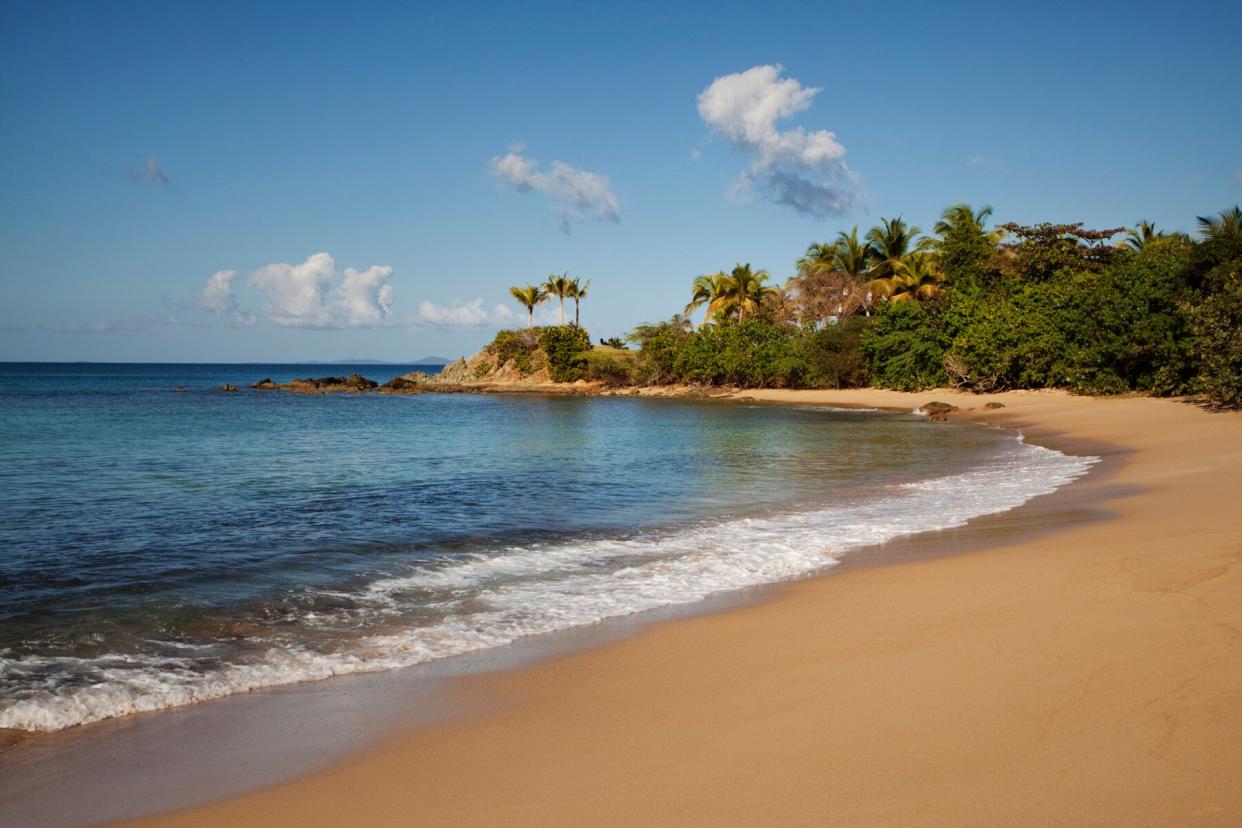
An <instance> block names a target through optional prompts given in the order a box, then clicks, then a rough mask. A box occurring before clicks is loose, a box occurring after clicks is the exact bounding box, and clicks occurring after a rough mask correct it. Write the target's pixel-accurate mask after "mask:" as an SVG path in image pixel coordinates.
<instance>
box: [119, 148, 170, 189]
mask: <svg viewBox="0 0 1242 828" xmlns="http://www.w3.org/2000/svg"><path fill="white" fill-rule="evenodd" d="M125 177H126V178H128V179H129V180H130V181H153V182H155V183H156V184H162V185H163V186H165V187H170V188H171V187H172V182H171V181H169V180H168V176H166V175H164V171H163V170H161V169H160V165H159V162H158V161H156V160H155V156H154V155H149V156H147V161H146V163H145V164H143V165H142V168H141V169H137V170H136V169H134V168H133V167H129V166H127V167H126V168H125Z"/></svg>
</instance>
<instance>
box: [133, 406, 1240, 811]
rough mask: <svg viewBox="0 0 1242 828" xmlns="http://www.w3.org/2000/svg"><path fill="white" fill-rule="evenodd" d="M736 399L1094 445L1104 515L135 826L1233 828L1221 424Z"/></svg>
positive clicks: (794, 601)
mask: <svg viewBox="0 0 1242 828" xmlns="http://www.w3.org/2000/svg"><path fill="white" fill-rule="evenodd" d="M740 396H745V397H751V398H755V399H759V400H771V401H778V402H797V403H804V404H805V403H812V404H831V405H841V404H846V405H850V404H852V405H861V406H880V407H900V408H912V407H914V406H915V405H917V404H920V403H923V402H926V401H928V400H930V399H939V400H944V401H947V402H951V403H954V404H957V405H959V406H962V407H970V408H972V409H974V410H973V411H971V412H968V414H967V416H970V417H976V418H979V419H985V420H988V421H991V422H996V423H998V424H1003V425H1009V426H1021V427H1023V428H1024V430H1025V432H1026V433H1027V435H1028V437H1029V439H1031V440H1032V441H1033V442H1038V443H1042V444H1045V445H1050V446H1052V447H1054V448H1061V449H1063V450H1071V451H1072V450H1075V449H1076V448H1079V449H1080V448H1081V447H1083V446H1096V447H1099V446H1111V447H1113V448H1112V449H1110V451H1111V452H1112V455H1113V457H1114V458H1115V460H1116V462H1115V463H1114V467H1113V468H1112V469H1111V470H1110V473H1109V476H1108V477H1107V480H1106V481H1105V482H1104V483H1101V484H1100V485H1103V486H1106V487H1108V490H1107V492H1106V495H1107V497H1108V498H1109V499H1108V500H1107V502H1105V503H1104V504H1103V506H1104V508H1105V509H1107V511H1108V512H1109V513H1111V514H1110V515H1102V514H1100V513H1099V509H1098V508H1097V507H1094V506H1092V507H1090V508H1086V509H1085V510H1084V514H1083V515H1082V516H1081V517H1082V519H1081V520H1076V521H1069V522H1070V523H1071V524H1072V525H1071V526H1070V528H1067V529H1063V530H1060V531H1055V532H1051V533H1026V534H1020V535H1019V536H1018V537H1020V539H1019V540H1016V541H1014V542H1011V541H1010V540H1008V539H1009V538H1012V537H1013V535H1012V534H1009V533H1006V531H1005V528H1004V526H997V527H994V528H995V531H996V537H995V539H994V540H992V541H989V540H987V539H986V537H984V536H982V535H980V534H979V533H978V532H976V533H975V534H973V535H971V536H970V540H969V542H967V543H965V544H964V547H963V548H956V547H954V544H953V542H952V538H942V539H940V541H939V542H937V540H936V539H935V537H934V536H932V537H931V538H930V539H920V540H919V541H918V543H920V544H922V548H921V551H920V552H919V554H917V555H906V556H904V558H903V559H904V560H905V562H902V563H895V564H894V565H891V566H883V567H852V568H851V567H847V566H844V565H843V566H842V567H841V568H840V569H839V570H838V571H837V573H836V574H833V575H832V576H831V577H824V578H818V579H814V580H808V581H802V582H798V583H794V584H791V585H788V586H786V587H783V588H781V589H779V590H776V591H775V592H774V597H773V598H772V599H771V600H766V601H763V602H761V603H758V604H755V605H750V606H743V607H739V608H735V609H731V610H729V611H726V612H723V613H719V614H715V615H709V616H700V617H694V618H688V619H680V620H674V621H668V622H664V623H660V624H658V625H655V626H653V627H651V628H649V629H646V630H645V631H643V632H641V633H640V634H638V635H637V636H635V637H633V638H629V639H626V640H623V641H618V642H613V643H610V644H607V645H605V646H602V647H598V648H595V649H591V650H589V651H586V652H579V653H574V654H571V655H567V656H564V657H560V658H556V659H553V660H551V661H546V662H543V663H539V664H535V665H533V666H529V667H524V668H522V669H518V670H512V671H508V672H502V673H495V674H487V675H476V676H470V677H466V678H463V679H460V680H455V681H453V682H450V683H449V684H448V685H447V686H446V687H445V688H444V690H443V692H445V693H448V694H450V695H451V697H452V700H453V702H454V703H455V704H456V705H458V706H460V707H462V708H464V709H469V710H471V711H474V712H473V713H472V715H470V716H469V717H466V718H464V719H454V720H451V721H447V722H443V723H440V724H435V725H431V726H427V727H411V728H405V729H401V730H399V731H398V732H394V733H393V734H392V735H391V736H390V737H389V738H387V739H385V740H383V741H382V742H381V743H380V744H379V745H378V746H376V747H373V748H369V749H367V750H365V751H363V752H362V753H360V754H358V755H355V756H353V757H350V758H348V759H346V760H345V761H342V762H339V763H336V764H334V765H332V766H331V767H329V768H327V769H324V770H321V771H318V772H316V773H313V774H310V775H306V776H301V777H299V778H297V779H294V780H292V781H290V782H286V783H283V784H280V785H276V786H273V787H270V788H267V789H265V790H261V791H258V792H255V793H252V794H247V795H245V796H240V797H236V798H232V799H227V800H224V801H222V802H218V803H215V804H213V805H209V806H205V807H201V808H196V809H192V810H189V811H184V812H179V813H173V814H165V815H162V816H159V817H156V818H153V819H152V820H149V821H148V822H147V823H145V824H161V825H221V824H227V825H286V824H288V825H294V824H296V825H342V824H346V825H349V824H357V825H363V824H366V825H376V824H402V825H405V824H413V823H417V824H447V823H456V824H506V825H511V824H530V825H535V824H539V825H548V824H566V825H568V824H575V825H576V824H583V823H588V824H634V823H643V824H663V825H674V824H676V825H685V824H703V823H709V822H710V823H721V822H725V823H731V824H737V823H745V824H754V823H768V824H770V823H781V824H806V823H813V824H833V825H874V824H901V825H911V824H927V825H937V824H954V825H961V824H980V825H982V824H987V825H994V824H1008V825H1013V824H1017V825H1027V824H1029V825H1047V824H1060V825H1116V824H1136V825H1169V824H1179V825H1180V824H1193V825H1199V824H1203V825H1234V824H1238V822H1239V821H1242V782H1240V781H1239V780H1242V567H1239V566H1238V563H1239V559H1242V509H1240V508H1239V506H1238V501H1239V499H1240V498H1239V492H1242V415H1239V414H1236V413H1225V414H1215V413H1209V412H1206V411H1203V410H1201V409H1199V408H1196V407H1194V406H1191V405H1187V404H1183V403H1178V402H1174V401H1165V400H1152V399H1144V398H1126V399H1108V400H1091V399H1086V398H1075V397H1070V396H1068V395H1064V394H1059V393H1031V394H1020V393H1013V394H1005V395H997V396H994V397H978V396H964V395H955V394H950V393H936V394H915V395H903V394H896V393H890V392H880V391H870V390H868V391H851V392H747V393H746V394H744V395H740ZM990 400H998V401H1001V402H1003V403H1004V404H1005V406H1006V407H1005V408H1003V409H1000V410H998V411H994V412H984V411H983V410H982V408H981V406H982V405H983V403H985V402H988V401H990ZM1078 485H1080V484H1075V486H1074V487H1071V489H1070V491H1074V490H1075V489H1076V488H1077V486H1078ZM1081 485H1085V484H1081ZM1053 497H1056V495H1054V496H1053ZM1064 508H1070V509H1072V504H1068V505H1065V507H1064ZM1021 511H1022V510H1019V512H1021ZM951 547H952V548H951ZM907 551H910V550H907ZM945 551H961V552H963V554H958V555H954V556H951V557H943V553H944V552H945ZM911 557H913V558H921V559H915V560H909V558H911ZM845 570H848V571H845ZM322 724H323V726H324V727H331V726H332V723H331V722H323V723H322Z"/></svg>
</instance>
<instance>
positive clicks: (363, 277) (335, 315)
mask: <svg viewBox="0 0 1242 828" xmlns="http://www.w3.org/2000/svg"><path fill="white" fill-rule="evenodd" d="M390 276H392V268H391V267H388V266H387V265H374V266H372V267H370V268H368V269H366V270H355V269H354V268H352V267H347V268H345V270H344V272H338V271H337V269H336V260H335V259H333V258H332V256H331V255H329V254H328V253H315V254H313V255H312V256H310V257H308V258H307V259H306V261H304V262H302V263H301V264H285V263H275V264H269V265H266V266H264V267H261V268H259V269H258V270H256V271H255V272H254V273H253V274H251V276H250V279H249V283H250V284H251V285H252V286H253V287H255V288H258V289H259V290H260V291H262V293H263V295H264V298H265V300H266V302H265V305H264V312H265V313H266V314H267V317H268V318H269V319H271V320H272V321H273V322H275V323H276V324H277V325H281V326H282V327H291V328H368V327H375V326H379V325H383V324H386V323H387V322H388V320H389V319H390V318H391V317H392V301H393V288H392V285H390V284H388V278H389V277H390ZM213 278H214V277H213Z"/></svg>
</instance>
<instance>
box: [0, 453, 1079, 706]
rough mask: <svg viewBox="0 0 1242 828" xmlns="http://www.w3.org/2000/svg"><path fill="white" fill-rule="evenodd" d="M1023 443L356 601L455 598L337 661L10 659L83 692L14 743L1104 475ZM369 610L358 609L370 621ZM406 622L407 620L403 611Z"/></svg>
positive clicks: (762, 564)
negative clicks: (437, 613) (962, 465)
mask: <svg viewBox="0 0 1242 828" xmlns="http://www.w3.org/2000/svg"><path fill="white" fill-rule="evenodd" d="M1097 460H1098V458H1094V457H1075V456H1068V455H1065V454H1061V453H1059V452H1056V451H1052V450H1050V449H1046V448H1042V447H1039V446H1034V445H1030V444H1028V443H1025V442H1023V441H1021V438H1020V437H1019V442H1018V444H1017V446H1016V447H1015V448H1014V449H1013V450H1012V451H1006V452H1004V453H1003V454H1002V455H1001V456H999V457H998V458H997V459H996V460H995V462H993V463H991V464H989V465H987V466H985V467H983V468H977V469H972V470H970V471H966V472H962V473H959V474H953V475H948V476H944V477H940V478H935V479H930V480H924V481H920V482H916V483H909V484H904V485H901V486H899V487H895V488H894V489H893V490H891V491H890V492H889V494H888V495H887V496H885V497H882V498H871V499H860V500H857V501H855V502H847V503H843V504H841V505H837V506H834V507H832V508H818V509H814V510H808V511H800V512H794V513H786V514H776V515H770V516H763V517H752V518H745V519H733V520H726V521H722V522H716V523H711V524H703V525H698V526H693V527H688V528H682V529H677V530H670V531H667V532H663V533H650V534H647V535H640V536H636V537H632V538H628V539H615V538H595V539H587V540H579V541H575V542H558V543H548V544H533V545H526V546H513V547H508V548H504V549H498V550H495V551H493V552H490V553H480V554H475V555H470V556H465V557H461V556H458V557H455V558H453V559H451V560H449V561H446V562H441V563H440V564H438V565H436V566H426V565H423V566H420V567H416V568H412V569H411V570H410V571H409V572H407V573H404V574H402V575H398V576H391V577H385V578H382V579H378V580H375V581H373V582H371V583H369V584H367V585H366V586H365V587H363V588H362V589H361V590H359V591H356V592H352V593H349V596H348V597H349V598H350V600H351V601H352V602H354V605H355V607H363V608H366V607H370V608H372V609H373V610H374V611H375V612H376V613H384V614H388V615H392V614H393V613H394V611H400V610H401V609H402V608H406V607H407V606H408V605H410V604H412V603H413V599H411V598H410V597H409V595H413V594H415V593H417V594H420V595H425V594H427V592H428V591H431V592H432V593H436V594H440V593H443V594H445V595H448V596H451V598H452V600H446V601H445V602H444V605H445V606H446V607H447V612H446V614H445V615H444V616H443V617H442V618H440V619H438V620H436V621H434V622H433V623H426V622H425V621H424V623H420V624H417V625H414V624H411V625H409V626H408V627H401V628H397V629H395V630H393V629H390V630H387V631H385V632H384V633H382V634H372V635H368V636H366V637H363V638H361V639H358V640H357V641H355V642H353V643H352V644H350V645H349V646H348V647H347V648H345V649H343V650H341V651H337V652H320V651H316V650H315V649H313V648H311V647H309V646H306V645H294V646H288V647H272V648H270V649H268V650H266V651H265V652H261V653H252V654H251V655H250V656H249V657H248V659H247V660H246V661H244V662H241V661H238V662H236V663H222V664H217V665H216V666H214V667H211V668H210V669H204V668H202V667H201V666H196V663H195V662H193V661H192V660H190V659H182V658H173V657H168V656H164V657H157V656H142V655H133V654H114V655H108V656H103V657H98V658H93V659H67V658H59V657H51V656H38V655H26V656H21V657H17V658H2V657H0V679H8V680H17V679H19V678H29V677H31V676H36V675H50V674H54V673H56V672H58V671H59V672H65V671H71V672H73V673H74V674H75V675H78V676H85V677H86V679H85V680H84V681H83V682H81V683H75V684H66V685H62V686H44V687H39V686H38V685H35V687H36V688H37V689H28V690H26V691H23V692H24V695H22V696H21V697H19V698H17V699H15V700H12V701H10V702H9V703H7V704H6V705H5V706H3V707H2V708H0V728H16V729H22V730H33V731H55V730H61V729H64V728H67V727H71V726H74V725H79V724H84V723H87V722H93V721H99V720H102V719H107V718H112V717H116V716H123V715H127V714H131V713H140V712H146V711H153V710H160V709H165V708H172V707H179V706H183V705H188V704H193V703H196V702H200V701H206V700H209V699H215V698H220V697H223V696H228V695H233V694H236V693H244V692H248V691H252V690H257V689H261V688H265V687H272V686H276V685H282V684H292V683H297V682H305V681H313V680H319V679H325V678H330V677H332V676H339V675H346V674H350V673H360V672H372V671H380V670H389V669H394V668H399V667H407V666H412V665H415V664H420V663H424V662H427V661H431V660H434V659H439V658H445V657H449V656H455V655H462V654H465V653H469V652H473V651H477V650H482V649H487V648H491V647H498V646H503V645H505V644H509V643H511V642H514V641H516V640H518V639H520V638H525V637H527V636H532V635H539V634H542V633H550V632H555V631H558V630H564V629H568V628H571V627H576V626H582V625H587V624H593V623H598V622H601V621H604V620H606V619H609V618H616V617H620V616H625V615H631V614H634V613H639V612H643V611H646V610H652V609H657V608H661V607H669V606H676V605H682V604H688V603H692V602H696V601H700V600H702V599H703V598H706V597H707V596H709V595H711V594H713V593H718V592H722V591H726V590H736V589H741V588H745V587H750V586H757V585H760V584H767V583H773V582H778V581H785V580H790V579H793V578H797V577H800V576H804V575H807V574H810V573H812V572H816V571H819V570H823V569H825V568H827V567H830V566H833V565H834V564H836V563H837V562H838V561H839V560H840V558H841V556H842V555H844V554H845V553H846V552H848V551H850V550H852V549H858V548H860V547H864V546H868V545H871V544H876V543H881V542H884V541H888V540H892V539H894V538H897V537H901V536H905V535H911V534H915V533H919V532H926V531H932V530H938V529H948V528H953V527H957V526H961V525H963V524H965V523H966V522H967V521H969V520H971V519H972V518H976V517H980V516H983V515H987V514H993V513H997V512H1003V511H1007V510H1009V509H1013V508H1016V507H1017V506H1020V505H1022V504H1023V503H1025V502H1027V501H1028V500H1030V499H1032V498H1034V497H1037V496H1039V495H1043V494H1048V493H1050V492H1052V491H1054V490H1056V489H1057V488H1059V487H1061V486H1063V485H1065V484H1067V483H1069V482H1071V481H1072V480H1074V479H1075V478H1078V477H1080V476H1081V475H1083V474H1085V473H1086V472H1087V470H1088V469H1089V468H1090V467H1091V465H1093V464H1094V463H1095V462H1097ZM355 611H356V610H355ZM398 617H399V612H398Z"/></svg>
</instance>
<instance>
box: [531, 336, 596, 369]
mask: <svg viewBox="0 0 1242 828" xmlns="http://www.w3.org/2000/svg"><path fill="white" fill-rule="evenodd" d="M536 330H537V335H538V342H539V347H540V349H541V350H542V351H543V353H544V355H545V356H546V357H547V360H548V374H549V375H550V376H551V377H552V380H553V381H554V382H573V381H575V380H579V379H582V376H583V373H584V369H585V368H586V353H587V351H590V350H591V337H590V336H589V335H588V334H587V332H586V331H585V330H583V329H582V328H579V327H578V326H577V325H556V326H548V327H546V328H538V329H536Z"/></svg>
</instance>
